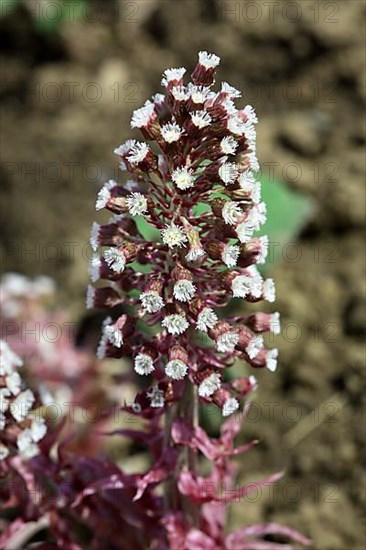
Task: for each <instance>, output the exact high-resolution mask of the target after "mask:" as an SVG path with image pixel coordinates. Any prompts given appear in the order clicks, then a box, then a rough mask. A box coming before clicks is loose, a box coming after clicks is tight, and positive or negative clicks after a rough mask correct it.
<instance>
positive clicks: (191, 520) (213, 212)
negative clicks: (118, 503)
mask: <svg viewBox="0 0 366 550" xmlns="http://www.w3.org/2000/svg"><path fill="white" fill-rule="evenodd" d="M198 58H199V59H198V63H197V65H196V67H195V68H194V70H193V72H192V75H191V82H189V81H188V79H187V78H186V72H187V71H186V69H185V68H183V67H180V68H171V69H167V70H166V71H165V72H164V74H163V77H162V81H161V84H162V86H163V93H162V94H161V93H159V94H156V95H154V96H153V97H152V98H151V100H148V101H147V102H146V103H145V105H143V106H142V107H141V108H139V109H137V110H136V111H135V112H134V113H133V116H132V121H131V127H132V128H133V129H135V131H136V133H137V132H140V133H141V134H142V138H143V139H144V141H139V138H141V135H140V136H137V135H136V139H131V140H128V141H127V142H125V143H124V144H122V145H121V146H119V147H118V148H117V149H116V150H115V153H116V154H117V155H119V157H120V161H121V168H122V170H124V171H125V172H127V174H126V175H127V178H128V182H127V184H123V183H121V184H119V183H116V182H115V181H109V182H107V183H106V184H105V185H104V187H103V188H102V189H101V191H100V192H99V194H98V197H97V205H96V208H97V210H100V209H102V208H106V209H108V210H110V211H112V212H113V213H114V214H117V215H118V216H119V221H117V222H114V223H116V227H117V229H116V228H115V226H113V224H112V226H111V229H108V230H107V229H106V228H104V226H103V225H94V228H93V231H92V239H91V242H92V245H93V248H94V250H97V249H98V256H97V258H94V260H93V262H94V264H93V267H92V269H91V270H90V273H91V276H92V282H93V283H95V282H97V281H98V275H99V278H100V279H104V283H103V287H99V286H98V288H95V289H94V290H93V287H89V290H88V299H87V302H88V305H90V306H94V307H96V306H97V307H111V308H114V307H115V306H116V305H123V304H128V305H129V306H131V305H132V306H134V313H129V315H128V316H127V315H124V316H122V317H121V318H119V319H117V321H115V322H112V319H111V318H109V319H107V320H106V321H105V324H104V327H103V334H102V338H101V342H100V346H99V356H100V357H102V358H103V357H115V358H120V357H121V356H123V355H126V356H127V357H129V358H130V357H132V358H133V364H132V365H131V369H132V370H133V372H134V374H135V375H136V376H137V377H143V382H144V384H143V387H144V389H142V390H141V391H140V392H139V394H138V395H137V396H136V399H135V402H134V404H133V406H132V407H130V408H128V410H129V411H130V412H131V413H133V414H135V415H137V416H139V415H140V416H141V417H143V418H144V419H146V420H147V419H149V421H150V422H153V423H154V424H153V431H156V430H157V426H158V423H159V420H160V421H161V418H162V419H164V434H162V435H161V440H162V441H163V447H162V449H161V453H160V455H159V456H156V450H155V451H154V452H155V455H154V460H155V465H154V466H153V467H152V469H151V470H150V471H149V472H147V473H146V474H145V475H144V476H142V477H141V478H139V481H138V483H137V484H138V488H137V491H136V494H135V496H134V502H137V501H139V499H140V498H141V497H142V495H143V494H144V492H145V491H147V488H148V487H149V486H150V485H151V484H156V483H159V482H161V481H164V480H165V479H167V478H169V476H172V475H174V476H177V475H178V483H177V484H175V483H174V484H172V483H169V482H167V483H166V485H165V489H164V502H165V508H164V510H163V511H162V515H161V524H162V525H164V529H165V531H164V532H165V535H164V537H166V539H165V542H164V544H165V543H166V541H168V546H166V544H165V545H164V544H163V546H162V547H164V548H170V549H172V550H178V548H179V549H180V548H182V549H183V548H187V549H188V550H190V549H193V548H202V549H203V548H205V549H206V548H207V549H209V548H210V549H211V548H222V549H223V550H232V549H233V548H234V546H233V545H232V542H231V541H233V540H240V543H239V546H238V548H239V547H243V548H244V547H245V548H247V547H248V548H249V547H251V546H250V544H251V541H252V539H250V542H248V545H247V544H246V541H247V540H249V539H246V537H245V536H244V535H243V536H241V535H240V533H239V532H236V533H234V534H232V535H229V536H227V537H225V535H224V534H223V533H222V532H221V531H220V532H218V530H217V526H216V527H214V525H213V523H212V522H211V523H210V522H207V521H206V520H204V519H203V515H202V514H206V517H208V514H209V512H208V509H207V510H206V509H205V510H203V508H202V506H203V504H205V506H206V505H207V506H210V503H211V504H214V505H215V506H218V504H219V503H222V502H223V501H222V499H221V497H220V496H219V495H218V494H217V493H216V492H215V491H213V492H211V493H210V494H208V493H207V491H206V490H205V489H204V486H205V483H206V482H209V483H214V482H215V483H216V484H217V483H221V482H222V483H225V484H226V483H227V480H228V479H230V476H232V471H233V470H232V468H231V467H230V466H229V465H228V458H229V457H230V456H231V455H233V454H238V453H239V452H245V451H246V450H249V448H250V447H251V446H252V445H254V443H255V442H252V443H251V444H249V445H247V446H244V447H241V448H239V450H238V451H236V450H235V449H234V447H233V438H234V437H235V435H236V433H237V432H238V430H239V427H238V422H233V420H234V417H235V415H236V413H237V412H238V411H239V410H240V408H241V407H242V405H243V400H244V399H245V396H246V395H247V394H248V393H249V392H251V391H253V390H255V389H256V388H257V381H256V379H255V377H254V376H253V375H252V374H250V375H248V376H245V373H243V375H242V376H241V377H240V378H238V379H232V378H230V377H228V376H227V372H226V371H227V370H228V369H230V367H231V366H232V365H233V364H234V362H235V360H236V359H241V360H243V361H245V362H246V363H247V365H248V369H250V368H253V369H257V368H266V369H267V370H268V371H270V372H273V371H274V370H275V369H276V366H277V354H278V352H277V350H276V349H272V350H268V349H266V348H265V343H264V339H263V334H264V333H265V332H272V333H273V334H278V333H279V331H280V321H279V314H278V312H275V313H260V312H257V313H252V314H250V315H247V316H242V317H235V318H228V319H225V316H224V314H223V313H222V311H223V308H224V307H226V306H227V305H228V303H229V302H230V300H231V299H232V298H236V299H239V300H242V301H248V302H251V303H253V302H259V301H261V300H265V301H268V302H273V301H274V300H275V287H274V282H273V280H272V279H266V280H263V278H262V276H261V274H260V273H259V271H258V270H257V267H256V265H257V264H263V263H264V262H265V261H266V256H267V251H268V237H267V236H265V235H262V236H259V237H258V236H256V235H255V232H257V231H260V228H261V226H262V225H263V224H264V222H265V220H266V205H265V204H264V203H263V202H261V198H260V197H261V187H260V183H259V181H258V178H257V175H256V172H257V171H258V170H259V162H258V159H257V156H256V129H255V125H256V124H257V122H258V119H257V115H256V113H255V111H254V108H253V107H252V106H249V105H247V106H245V105H244V106H242V107H237V106H236V104H235V102H236V101H237V100H239V99H240V97H241V93H240V91H239V90H237V89H236V88H234V87H232V86H231V85H230V84H228V83H227V82H223V83H222V84H221V85H219V86H218V90H216V91H215V87H214V84H215V78H216V69H217V67H218V65H219V63H220V58H219V57H218V56H217V55H215V54H211V53H208V52H206V51H202V52H200V53H199V56H198ZM202 203H204V205H205V210H204V213H200V212H202V211H200V210H199V209H198V208H197V207H198V205H199V204H200V205H202ZM136 216H143V217H144V221H145V223H147V224H150V225H151V227H152V228H153V229H154V230H155V232H154V234H155V235H158V236H160V237H157V238H156V239H155V240H154V241H153V240H151V241H148V240H146V238H145V237H144V235H143V234H142V233H141V232H140V231H139V229H138V227H137V225H136V224H135V222H134V218H136ZM133 262H135V265H134V268H133V269H132V268H131V267H130V266H131V265H132V263H133ZM141 264H143V265H149V266H150V269H149V270H148V272H146V270H141V271H139V267H138V266H139V265H141ZM126 289H128V290H134V291H137V292H136V295H137V296H138V297H137V298H133V299H131V297H130V296H129V294H128V293H127V292H126V291H125V290H126ZM112 317H113V315H112ZM133 318H135V320H138V321H139V322H138V323H136V322H133ZM141 323H146V325H148V327H149V330H146V331H142V330H141ZM151 327H154V330H151ZM207 404H214V405H216V406H217V407H218V408H219V409H220V415H221V416H222V417H224V418H227V417H228V420H226V421H225V424H224V425H223V427H222V433H221V436H220V438H219V439H216V440H215V439H210V438H209V437H208V435H207V434H206V433H205V432H204V430H203V429H202V428H201V427H200V426H199V425H198V418H199V415H198V407H199V405H201V406H205V405H207ZM230 417H231V418H230ZM132 437H133V436H132ZM197 453H200V454H201V455H204V456H206V458H208V459H209V460H211V461H213V462H214V466H213V470H212V473H211V475H210V476H209V477H208V478H200V477H199V475H198V473H197V471H196V470H195V467H194V463H195V460H194V459H193V457H194V456H196V455H197ZM215 461H216V462H215ZM277 479H278V475H275V476H271V477H270V478H266V479H265V480H263V481H261V482H259V486H262V485H263V486H266V485H267V484H268V483H270V482H273V481H275V480H277ZM249 490H250V489H249V487H247V486H244V487H242V488H239V489H238V490H234V491H233V492H232V494H233V495H234V496H233V499H234V498H236V497H238V496H239V497H240V496H242V495H245V494H246V493H247V492H248V491H249ZM213 510H214V508H213ZM215 510H217V508H215ZM213 513H214V512H213ZM273 525H275V524H273ZM283 529H285V528H283ZM269 532H270V530H269V531H268V533H269ZM277 532H279V531H277ZM283 532H284V531H283ZM268 533H266V534H268ZM255 534H256V533H255ZM260 535H261V531H260V530H259V531H258V536H260ZM287 535H288V536H290V537H291V536H293V537H294V538H295V539H296V537H300V535H297V534H295V535H294V534H293V532H291V533H290V530H289V531H288V532H287ZM230 537H231V538H230ZM300 538H301V537H300ZM296 540H298V541H299V540H300V539H299V538H297V539H296ZM301 542H304V543H305V542H306V539H304V538H302V539H301ZM255 544H256V543H255V542H254V543H253V548H254V547H255V548H257V547H258V548H259V547H261V546H260V541H258V546H256V545H255ZM265 544H266V548H267V547H268V548H270V547H271V545H270V543H265ZM240 545H241V546H240ZM275 546H276V548H278V545H277V544H276V545H275ZM149 547H150V546H149ZM159 547H160V546H159ZM263 547H264V546H263ZM151 548H152V546H151ZM286 548H288V546H286Z"/></svg>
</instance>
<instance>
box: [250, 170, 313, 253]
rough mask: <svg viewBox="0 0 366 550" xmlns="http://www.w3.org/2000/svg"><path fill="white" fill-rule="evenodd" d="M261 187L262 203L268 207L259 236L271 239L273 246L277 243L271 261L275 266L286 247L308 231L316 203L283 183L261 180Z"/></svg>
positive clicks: (273, 248)
mask: <svg viewBox="0 0 366 550" xmlns="http://www.w3.org/2000/svg"><path fill="white" fill-rule="evenodd" d="M261 184H262V200H263V201H264V202H265V203H266V205H267V221H266V223H265V224H264V225H263V226H262V227H261V229H260V231H259V232H258V234H259V235H268V237H269V240H270V243H272V244H274V243H275V245H274V246H272V247H271V252H272V257H270V258H269V261H270V262H273V261H276V259H278V257H279V256H280V255H281V254H282V251H283V247H284V246H285V245H286V244H287V243H290V242H291V241H292V240H293V239H295V238H296V237H297V235H298V234H299V232H300V230H301V229H302V228H303V227H304V225H305V223H306V221H307V220H308V219H309V216H310V214H311V212H312V211H313V208H314V203H313V201H312V200H311V199H310V198H309V197H306V196H305V195H302V194H301V193H298V192H297V191H294V190H292V189H290V188H289V187H288V186H287V185H286V184H285V183H283V182H280V181H268V180H267V179H265V178H261ZM277 243H278V244H277Z"/></svg>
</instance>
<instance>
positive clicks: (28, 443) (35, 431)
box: [0, 340, 47, 460]
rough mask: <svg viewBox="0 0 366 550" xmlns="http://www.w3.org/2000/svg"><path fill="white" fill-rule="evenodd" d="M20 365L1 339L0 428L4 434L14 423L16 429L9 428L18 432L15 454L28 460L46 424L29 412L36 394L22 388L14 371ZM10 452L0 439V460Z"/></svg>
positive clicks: (19, 360) (16, 357)
mask: <svg viewBox="0 0 366 550" xmlns="http://www.w3.org/2000/svg"><path fill="white" fill-rule="evenodd" d="M22 364H23V362H22V360H21V359H20V358H19V357H18V356H17V355H16V354H15V353H14V352H13V351H12V350H11V349H10V347H9V346H8V344H7V343H6V342H4V341H3V340H1V341H0V376H1V377H2V380H3V382H2V383H1V386H0V429H1V432H4V433H5V430H6V428H7V426H10V425H12V424H14V423H16V424H17V429H16V430H14V429H12V431H13V432H15V433H17V432H18V433H17V435H16V445H17V449H18V453H19V455H20V456H22V457H23V458H24V459H28V458H32V457H33V456H35V455H36V454H38V452H39V448H38V445H37V443H38V442H39V441H40V440H41V439H43V437H44V436H45V434H46V431H47V427H46V424H45V422H44V419H43V418H35V416H34V415H32V414H31V413H32V407H33V405H34V402H35V397H34V394H33V392H32V391H31V390H30V389H27V388H25V389H24V388H23V382H22V379H21V377H20V375H19V373H18V372H17V369H18V368H19V367H21V366H22ZM14 421H15V422H14ZM10 453H11V449H10V448H9V444H8V445H7V444H6V443H5V442H4V441H2V442H0V460H4V459H6V458H7V457H8V456H9V455H10Z"/></svg>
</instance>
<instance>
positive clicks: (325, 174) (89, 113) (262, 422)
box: [0, 0, 365, 550]
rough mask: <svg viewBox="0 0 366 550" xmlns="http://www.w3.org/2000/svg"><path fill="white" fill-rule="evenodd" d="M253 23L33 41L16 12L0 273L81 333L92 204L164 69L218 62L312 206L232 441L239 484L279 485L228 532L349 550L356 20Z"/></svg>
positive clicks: (359, 294)
mask: <svg viewBox="0 0 366 550" xmlns="http://www.w3.org/2000/svg"><path fill="white" fill-rule="evenodd" d="M29 4H30V5H32V6H33V7H34V4H37V3H34V2H33V3H31V2H29ZM250 5H252V7H250ZM256 5H257V8H256V10H254V9H253V2H249V3H248V2H246V1H244V0H243V1H238V2H237V1H234V0H233V1H225V2H224V1H209V2H208V1H206V2H200V1H198V0H193V1H189V0H188V1H176V2H169V1H155V0H146V1H144V0H143V1H136V0H135V1H133V2H118V3H114V2H106V1H105V2H99V3H98V2H92V7H91V10H90V11H88V13H87V14H85V13H84V16H83V17H82V18H81V19H80V20H79V21H76V22H72V23H65V25H64V26H63V27H62V28H61V29H60V31H59V32H58V33H56V34H55V33H53V34H42V33H40V32H39V31H37V30H36V29H35V28H34V25H33V23H32V19H31V17H30V15H29V12H28V11H27V10H26V9H25V8H24V7H22V6H20V7H19V9H18V10H17V11H16V12H15V13H14V14H13V15H12V16H9V17H7V18H6V19H2V20H1V21H0V26H1V27H2V28H1V31H2V35H3V51H2V58H1V59H2V64H1V69H2V81H3V85H2V102H1V131H2V142H1V153H2V159H3V163H2V169H1V170H2V176H3V185H2V189H1V195H0V197H1V205H0V213H1V226H2V235H3V243H2V249H1V252H2V265H1V269H2V271H3V272H4V271H9V270H12V271H20V272H23V273H25V274H27V275H34V274H39V273H43V274H48V275H51V276H53V277H55V279H56V280H57V281H58V283H59V287H60V290H61V298H60V302H62V303H63V304H66V305H67V306H68V307H71V308H72V309H73V311H74V315H75V317H80V316H81V315H82V314H83V303H84V295H85V287H86V284H87V282H88V275H87V261H86V256H87V252H86V248H85V247H86V243H87V242H88V236H89V227H90V224H91V222H92V221H93V220H94V218H95V212H94V200H95V193H96V190H97V189H98V188H99V186H100V185H101V184H102V183H103V182H104V181H105V180H106V179H108V178H109V177H113V176H114V175H115V170H116V165H115V164H114V163H115V162H116V161H115V158H114V155H113V148H114V147H115V146H116V145H118V144H119V143H121V142H122V141H123V140H124V139H126V138H127V137H128V136H129V135H130V130H129V117H130V115H131V112H132V110H133V109H135V108H137V107H139V106H140V105H142V103H143V102H144V101H145V99H146V98H147V97H148V96H149V95H150V94H151V93H154V92H155V91H157V90H158V88H159V80H160V74H161V72H162V71H163V70H164V69H165V68H166V67H170V66H172V67H174V66H182V65H183V66H186V67H188V68H192V66H193V64H194V62H195V59H196V55H197V52H198V51H199V50H201V49H205V50H208V51H212V52H215V53H217V54H218V55H220V56H221V58H222V65H221V69H220V74H219V79H220V80H227V81H229V82H230V83H232V84H233V85H235V86H237V87H239V88H241V89H242V90H243V102H244V103H252V104H253V105H254V106H255V107H256V109H257V111H258V115H259V118H260V125H259V127H258V152H259V158H260V160H261V162H262V165H263V164H264V165H265V168H264V171H265V170H266V169H267V170H269V169H270V166H272V165H273V164H272V163H276V164H274V165H273V166H274V174H275V176H276V177H277V178H278V179H281V180H284V181H287V183H288V184H289V185H290V186H292V187H296V188H298V189H301V190H302V191H303V192H304V193H306V194H308V195H310V196H311V197H312V198H313V200H314V202H315V210H314V212H313V214H312V219H311V220H310V221H309V223H308V224H307V226H306V227H305V228H304V230H303V231H302V233H301V235H300V236H299V237H298V238H297V240H296V251H297V254H298V258H297V259H296V261H295V260H294V257H295V258H296V255H294V248H292V249H291V250H290V249H288V248H286V249H284V250H283V254H282V259H281V260H280V261H279V262H278V263H276V264H275V265H272V266H270V272H271V275H273V277H274V278H275V279H276V281H277V286H278V301H277V304H276V307H277V309H278V310H279V311H280V312H281V314H282V319H283V324H284V326H285V329H286V330H285V334H284V335H282V336H280V337H278V338H277V339H278V346H279V348H280V357H281V360H280V366H279V369H278V372H277V373H276V375H274V376H273V375H271V373H260V376H259V377H258V378H259V383H260V386H259V389H258V391H257V395H256V397H255V403H254V407H253V413H252V416H250V418H249V419H247V423H246V428H245V429H244V431H243V436H244V437H245V438H250V437H252V436H254V437H256V438H259V439H260V440H261V441H262V444H261V445H260V446H259V447H258V448H256V450H255V451H253V452H252V456H249V455H247V456H246V457H245V459H243V461H242V463H241V468H242V472H243V473H242V474H241V478H240V479H241V481H243V480H245V479H248V480H249V479H250V480H253V479H257V478H259V477H263V476H264V475H265V474H266V473H268V472H272V471H276V470H279V469H282V468H285V469H286V477H285V479H284V481H283V482H281V483H279V484H277V485H276V486H275V488H274V490H273V492H268V493H266V494H264V493H263V494H262V495H259V496H258V498H257V499H253V502H252V501H246V502H244V503H242V504H241V505H240V506H237V507H233V511H232V512H233V513H232V522H233V524H235V525H238V524H241V523H247V522H250V521H261V520H269V519H272V520H277V521H281V522H282V523H286V524H288V525H291V526H293V527H296V528H298V529H299V530H301V531H302V532H304V533H306V534H307V535H309V536H310V537H311V538H312V539H313V541H314V544H313V548H314V549H316V550H335V549H337V550H344V549H346V548H352V549H354V550H361V549H363V548H365V535H364V526H363V520H362V517H363V516H362V504H363V502H364V479H365V478H364V474H363V470H362V466H361V462H362V447H363V441H364V428H365V426H364V424H365V422H364V416H363V414H362V411H363V408H362V374H363V372H364V371H363V365H364V348H363V344H362V335H363V328H364V314H365V298H364V296H365V294H364V239H363V237H364V233H363V222H364V204H365V201H364V179H363V172H364V144H365V134H364V126H363V115H362V109H363V107H364V100H365V89H364V77H365V57H364V50H363V46H364V41H365V28H364V16H365V3H364V2H363V1H362V0H349V1H336V2H308V1H307V0H305V1H301V2H285V1H283V0H281V1H278V2H275V3H273V2H270V3H266V2H261V1H260V2H257V3H256ZM271 5H272V8H271ZM291 6H292V7H291ZM314 6H315V7H314ZM271 9H273V10H274V11H273V17H271V11H270V10H271ZM91 83H94V85H93V84H91ZM95 84H96V85H97V86H95ZM72 89H74V95H72V93H71V90H72ZM100 92H101V93H100ZM70 94H71V95H70ZM95 94H97V96H96V95H95ZM266 167H267V168H266ZM283 216H284V217H286V212H284V213H283ZM70 243H73V244H72V245H70ZM32 247H33V248H32ZM32 250H33V252H32ZM71 251H73V253H71ZM256 417H257V418H256ZM254 500H256V501H255V502H254Z"/></svg>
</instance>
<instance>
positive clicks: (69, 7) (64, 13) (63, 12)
mask: <svg viewBox="0 0 366 550" xmlns="http://www.w3.org/2000/svg"><path fill="white" fill-rule="evenodd" d="M85 5H86V1H85V0H78V2H74V1H73V0H53V2H49V3H47V2H45V4H44V5H42V3H39V9H38V10H37V11H36V12H35V13H34V26H35V27H36V28H37V29H38V30H39V31H40V32H43V33H55V32H58V31H59V30H60V28H61V26H62V25H64V24H67V23H73V22H75V21H77V20H78V19H80V18H81V17H82V15H83V12H84V9H85Z"/></svg>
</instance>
